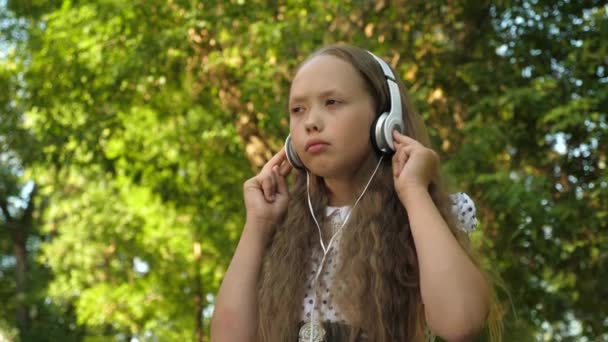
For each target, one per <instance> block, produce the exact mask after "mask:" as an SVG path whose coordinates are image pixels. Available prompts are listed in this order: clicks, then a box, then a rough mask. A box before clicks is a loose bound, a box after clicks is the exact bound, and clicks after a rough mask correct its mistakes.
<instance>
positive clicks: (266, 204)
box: [211, 149, 291, 342]
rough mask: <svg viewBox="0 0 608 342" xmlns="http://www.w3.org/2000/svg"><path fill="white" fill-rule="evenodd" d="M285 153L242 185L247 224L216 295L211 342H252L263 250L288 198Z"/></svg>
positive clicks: (285, 206)
mask: <svg viewBox="0 0 608 342" xmlns="http://www.w3.org/2000/svg"><path fill="white" fill-rule="evenodd" d="M285 159H286V156H285V150H284V149H282V150H281V151H279V152H278V153H277V154H275V155H274V156H273V157H272V158H271V159H270V160H269V161H268V163H266V165H264V167H263V168H262V170H261V171H260V173H259V174H258V175H256V176H255V177H253V178H251V179H249V180H247V181H246V182H245V184H243V194H244V197H245V207H246V209H247V220H246V221H245V222H246V223H245V228H243V233H242V234H241V239H240V241H239V244H238V246H237V247H236V252H235V253H234V256H233V257H232V261H231V262H230V266H229V267H228V270H227V271H226V275H225V276H224V280H223V281H222V285H221V286H220V290H219V292H218V295H217V298H216V302H215V308H214V313H213V319H212V320H211V341H213V342H224V341H235V342H242V341H255V340H256V338H257V327H258V311H257V310H258V301H257V298H258V294H257V283H258V278H259V276H260V270H261V266H262V258H263V256H264V249H265V247H266V245H267V243H268V241H269V236H271V231H272V230H273V229H274V228H275V227H276V223H277V222H279V219H280V218H281V217H282V216H283V215H284V214H285V212H286V210H287V203H288V200H289V194H288V191H287V182H286V179H285V177H286V176H287V174H289V172H290V171H291V166H290V165H289V164H288V163H285Z"/></svg>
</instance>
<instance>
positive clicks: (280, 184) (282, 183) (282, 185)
mask: <svg viewBox="0 0 608 342" xmlns="http://www.w3.org/2000/svg"><path fill="white" fill-rule="evenodd" d="M272 172H274V174H275V178H276V180H277V193H278V194H280V195H287V181H286V180H285V177H283V176H282V175H281V174H280V173H279V167H278V166H275V167H274V168H273V169H272Z"/></svg>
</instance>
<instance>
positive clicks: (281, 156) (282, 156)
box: [264, 146, 287, 169]
mask: <svg viewBox="0 0 608 342" xmlns="http://www.w3.org/2000/svg"><path fill="white" fill-rule="evenodd" d="M286 159H287V153H286V152H285V146H283V147H282V148H281V149H280V150H279V152H277V153H276V154H275V155H274V156H272V158H270V160H268V162H267V163H266V165H264V168H265V169H272V167H273V166H275V165H281V163H283V162H284V161H285V160H286Z"/></svg>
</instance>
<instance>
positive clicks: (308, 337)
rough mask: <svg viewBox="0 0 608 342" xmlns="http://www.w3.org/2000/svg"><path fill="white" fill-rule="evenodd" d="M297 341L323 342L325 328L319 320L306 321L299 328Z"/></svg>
mask: <svg viewBox="0 0 608 342" xmlns="http://www.w3.org/2000/svg"><path fill="white" fill-rule="evenodd" d="M298 341H299V342H311V341H312V342H323V341H325V329H323V326H322V325H321V323H319V322H306V323H305V324H304V325H303V326H302V327H301V328H300V334H299V338H298Z"/></svg>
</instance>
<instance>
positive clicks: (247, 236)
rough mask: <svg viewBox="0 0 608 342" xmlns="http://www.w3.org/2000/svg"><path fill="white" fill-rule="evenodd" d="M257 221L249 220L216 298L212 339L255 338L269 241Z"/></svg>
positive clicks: (237, 339) (221, 341) (236, 340)
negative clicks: (265, 253)
mask: <svg viewBox="0 0 608 342" xmlns="http://www.w3.org/2000/svg"><path fill="white" fill-rule="evenodd" d="M257 225H258V224H254V223H249V222H248V223H246V224H245V228H244V229H243V234H242V235H241V239H240V241H239V244H238V246H237V248H236V252H235V253H234V256H233V258H232V261H231V262H230V266H229V267H228V270H227V271H226V275H225V276H224V280H223V281H222V285H221V286H220V290H219V292H218V295H217V297H216V301H215V308H214V310H213V311H214V312H213V318H212V320H211V341H213V342H224V341H235V342H240V341H255V340H256V334H257V323H258V312H257V308H258V305H257V282H258V277H259V274H260V269H261V265H262V256H263V253H264V247H265V246H266V242H265V241H264V236H263V235H262V234H259V231H261V230H262V229H260V228H261V227H259V226H257Z"/></svg>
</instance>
